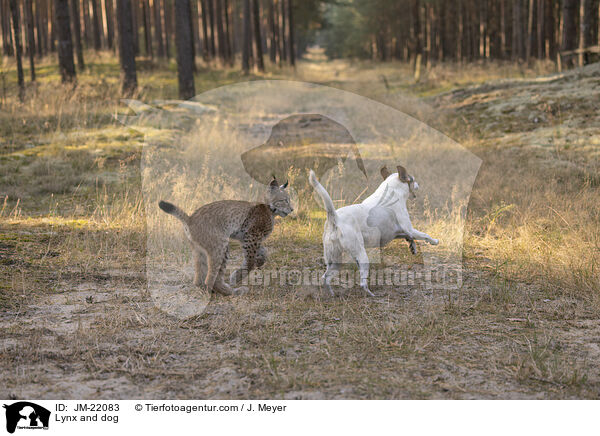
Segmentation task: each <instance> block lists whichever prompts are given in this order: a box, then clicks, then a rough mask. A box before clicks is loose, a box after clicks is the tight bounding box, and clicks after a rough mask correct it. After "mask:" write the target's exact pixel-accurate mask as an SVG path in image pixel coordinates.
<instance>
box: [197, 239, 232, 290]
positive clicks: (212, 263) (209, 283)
mask: <svg viewBox="0 0 600 436" xmlns="http://www.w3.org/2000/svg"><path fill="white" fill-rule="evenodd" d="M228 242H229V241H227V240H226V241H223V242H221V243H220V244H219V245H215V246H213V247H212V250H211V251H209V250H207V254H208V273H207V274H206V280H205V281H204V284H205V285H206V289H208V290H209V291H211V292H212V291H213V290H214V291H217V292H219V293H221V294H223V295H231V294H233V290H232V289H231V287H230V286H229V285H228V284H227V283H225V281H224V280H223V273H224V269H225V265H226V263H227V253H228V251H229V243H228Z"/></svg>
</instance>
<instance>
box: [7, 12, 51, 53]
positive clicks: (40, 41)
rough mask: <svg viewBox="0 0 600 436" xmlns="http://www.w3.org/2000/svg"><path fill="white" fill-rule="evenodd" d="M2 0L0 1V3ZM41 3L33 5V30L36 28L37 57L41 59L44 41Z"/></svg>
mask: <svg viewBox="0 0 600 436" xmlns="http://www.w3.org/2000/svg"><path fill="white" fill-rule="evenodd" d="M1 1H2V0H0V2H1ZM41 3H42V2H36V5H35V28H36V38H37V55H38V57H41V56H42V55H43V54H44V40H43V34H42V14H41V9H42V5H41Z"/></svg>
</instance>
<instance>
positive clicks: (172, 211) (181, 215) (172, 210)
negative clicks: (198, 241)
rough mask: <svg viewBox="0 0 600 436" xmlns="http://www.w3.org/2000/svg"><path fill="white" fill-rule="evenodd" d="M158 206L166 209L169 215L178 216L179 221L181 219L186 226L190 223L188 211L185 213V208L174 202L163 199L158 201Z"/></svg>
mask: <svg viewBox="0 0 600 436" xmlns="http://www.w3.org/2000/svg"><path fill="white" fill-rule="evenodd" d="M158 207H160V208H161V209H162V210H164V211H165V212H166V213H168V214H169V215H173V216H174V217H175V218H177V219H178V220H179V221H181V222H182V223H183V224H185V225H186V226H187V225H188V222H189V220H190V217H189V215H188V214H187V213H185V212H184V211H183V210H181V209H179V208H178V207H177V206H175V205H174V204H171V203H169V202H167V201H162V200H161V201H159V202H158Z"/></svg>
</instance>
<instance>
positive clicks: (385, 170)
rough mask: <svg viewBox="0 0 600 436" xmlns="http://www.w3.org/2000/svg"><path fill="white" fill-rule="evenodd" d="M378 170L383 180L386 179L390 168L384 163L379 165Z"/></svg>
mask: <svg viewBox="0 0 600 436" xmlns="http://www.w3.org/2000/svg"><path fill="white" fill-rule="evenodd" d="M379 172H380V173H381V177H383V180H385V179H387V178H388V177H389V175H390V170H388V169H387V166H385V165H384V166H382V167H381V169H380V170H379Z"/></svg>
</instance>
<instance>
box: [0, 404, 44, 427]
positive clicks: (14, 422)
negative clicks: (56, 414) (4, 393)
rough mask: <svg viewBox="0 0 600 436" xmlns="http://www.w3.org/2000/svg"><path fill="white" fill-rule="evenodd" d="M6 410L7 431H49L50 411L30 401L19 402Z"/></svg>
mask: <svg viewBox="0 0 600 436" xmlns="http://www.w3.org/2000/svg"><path fill="white" fill-rule="evenodd" d="M4 408H5V409H6V431H8V432H9V433H14V432H15V429H17V428H18V429H30V430H31V429H34V430H35V429H44V430H47V429H48V424H49V422H50V411H49V410H48V409H45V408H44V407H42V406H38V405H37V404H35V403H30V402H28V401H19V402H17V403H13V404H11V405H10V406H8V405H6V404H5V405H4Z"/></svg>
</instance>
